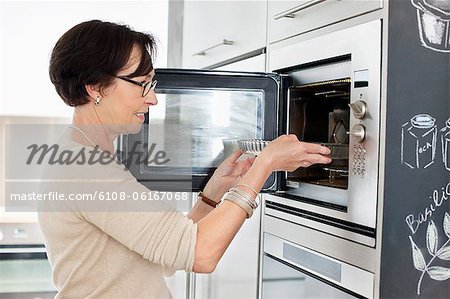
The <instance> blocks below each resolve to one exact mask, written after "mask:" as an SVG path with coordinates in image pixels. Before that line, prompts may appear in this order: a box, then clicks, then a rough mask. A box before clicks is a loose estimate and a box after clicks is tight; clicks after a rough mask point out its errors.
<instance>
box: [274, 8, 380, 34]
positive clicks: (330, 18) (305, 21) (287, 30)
mask: <svg viewBox="0 0 450 299" xmlns="http://www.w3.org/2000/svg"><path fill="white" fill-rule="evenodd" d="M382 5H383V1H382V0H308V1H304V0H303V1H275V0H269V1H268V8H267V10H268V40H269V43H274V42H277V41H280V40H283V39H285V38H289V37H291V36H294V35H297V34H301V33H304V32H307V31H311V30H313V29H316V28H320V27H324V26H326V25H330V24H333V23H336V22H339V21H342V20H345V19H349V18H352V17H355V16H358V15H361V14H363V13H367V12H370V11H373V10H376V9H379V8H382Z"/></svg>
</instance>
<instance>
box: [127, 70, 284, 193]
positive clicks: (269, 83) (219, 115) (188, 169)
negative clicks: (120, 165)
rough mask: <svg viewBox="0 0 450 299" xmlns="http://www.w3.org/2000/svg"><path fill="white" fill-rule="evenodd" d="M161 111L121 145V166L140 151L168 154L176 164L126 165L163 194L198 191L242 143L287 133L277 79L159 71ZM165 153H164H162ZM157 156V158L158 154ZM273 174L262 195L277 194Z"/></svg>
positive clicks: (158, 108)
mask: <svg viewBox="0 0 450 299" xmlns="http://www.w3.org/2000/svg"><path fill="white" fill-rule="evenodd" d="M155 72H156V75H155V79H156V80H158V85H157V87H156V90H155V92H156V96H157V98H158V105H156V106H152V107H150V110H149V113H147V114H146V118H145V125H144V126H143V127H142V129H141V131H140V132H139V133H138V134H135V135H128V136H124V137H122V138H121V139H120V141H121V144H120V147H121V149H122V161H127V162H129V161H130V160H132V159H130V158H131V157H132V156H133V155H134V154H135V153H136V152H137V151H138V152H143V153H149V156H151V155H155V148H161V146H162V145H164V149H163V150H162V152H160V153H159V154H160V155H164V154H167V157H168V159H165V160H164V159H163V162H164V161H167V160H171V162H173V163H172V164H170V163H167V164H164V163H163V164H161V163H160V165H156V164H155V163H154V162H155V161H154V160H155V159H154V158H151V157H150V159H149V160H152V161H150V162H152V163H128V165H127V163H124V164H126V166H127V167H128V168H129V170H130V171H131V172H132V174H133V175H134V176H135V177H136V178H137V179H138V181H140V182H141V183H142V184H144V185H145V186H147V187H148V188H149V189H151V190H159V191H199V190H202V188H203V187H204V186H205V184H206V182H207V181H208V179H209V178H210V176H211V175H212V173H213V172H214V170H215V169H216V168H217V167H218V166H219V164H220V163H221V162H222V161H223V160H224V159H225V158H226V157H227V156H229V155H230V154H231V153H233V152H234V151H235V150H236V149H237V142H236V140H238V139H264V140H273V139H274V138H276V137H277V136H279V135H280V134H283V133H284V132H285V128H284V127H283V126H282V125H279V124H284V123H285V121H280V118H284V117H285V116H284V112H283V111H285V108H284V107H283V103H284V102H285V101H282V100H281V101H280V99H283V97H284V96H283V94H282V93H281V92H280V91H281V90H283V89H284V88H283V85H284V83H283V81H284V80H287V79H285V78H283V77H281V76H280V75H278V74H266V73H237V72H224V71H206V70H180V69H157V70H156V71H155ZM160 151H161V150H160ZM156 154H157V153H156ZM276 176H277V175H276V174H272V175H271V176H270V177H269V179H268V180H267V182H266V183H265V185H264V187H263V190H275V189H276V188H277V177H276Z"/></svg>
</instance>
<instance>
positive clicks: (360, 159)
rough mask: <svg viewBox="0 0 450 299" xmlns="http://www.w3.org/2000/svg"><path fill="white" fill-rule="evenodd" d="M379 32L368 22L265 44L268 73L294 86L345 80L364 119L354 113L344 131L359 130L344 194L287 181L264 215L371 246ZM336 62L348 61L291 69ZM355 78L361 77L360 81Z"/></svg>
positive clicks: (376, 169) (375, 186)
mask: <svg viewBox="0 0 450 299" xmlns="http://www.w3.org/2000/svg"><path fill="white" fill-rule="evenodd" d="M381 32H382V23H381V20H372V21H370V22H367V23H363V24H358V25H355V26H351V27H348V28H344V29H341V30H338V31H335V32H330V33H327V34H323V35H320V36H316V37H313V38H310V39H306V38H305V37H304V36H298V37H294V38H291V39H289V40H286V41H283V42H279V43H276V44H273V45H271V48H270V51H269V58H268V62H269V64H268V65H269V69H270V70H271V71H274V72H279V73H285V74H287V75H288V76H290V77H291V78H292V79H293V81H294V83H293V84H294V85H296V84H297V85H300V84H306V83H311V82H319V81H326V80H333V79H338V78H344V77H350V78H352V87H351V94H350V103H355V102H357V101H359V100H362V101H364V102H365V103H366V108H367V114H366V116H365V117H364V118H362V119H358V118H356V117H355V115H354V114H352V115H351V116H350V128H354V129H356V128H358V126H361V125H362V126H364V128H365V138H364V140H363V141H362V142H360V141H359V139H358V136H356V134H355V133H356V132H355V131H353V132H349V134H350V139H349V181H348V189H347V190H342V189H341V190H340V189H336V188H330V187H325V186H318V185H313V184H308V183H302V182H300V183H298V184H297V185H296V184H295V183H294V184H292V183H290V182H289V181H287V183H286V185H287V186H286V190H285V191H282V192H281V193H278V194H277V193H275V194H272V195H269V196H267V203H268V204H267V207H266V211H265V212H266V214H267V215H272V216H274V217H279V218H285V219H287V218H289V221H292V222H295V223H298V224H302V225H306V226H310V227H314V228H315V229H319V230H323V231H326V232H331V233H332V234H333V235H337V236H340V237H343V238H346V239H349V240H353V241H356V242H359V243H362V244H365V245H368V246H372V247H373V246H375V228H376V217H377V213H376V211H377V197H378V196H377V194H378V178H379V142H380V138H379V137H380V109H381V39H382V36H381ZM338 57H349V58H350V59H349V60H348V59H347V61H345V60H342V63H335V64H329V65H328V66H327V65H326V64H324V65H323V67H320V68H318V69H316V70H315V69H313V68H307V69H305V70H302V69H301V68H300V69H296V68H295V66H302V65H307V64H311V63H313V62H320V61H328V60H333V59H336V58H338ZM361 74H363V77H365V78H363V79H361V78H360V77H361V76H360V75H361ZM358 80H367V82H368V86H367V87H359V88H358V87H355V81H358ZM288 103H289V101H288ZM287 124H289V119H288V120H287ZM288 131H289V128H288ZM357 169H364V173H362V172H359V173H357V172H356V170H357ZM302 198H307V199H308V198H309V199H316V200H318V202H322V201H327V199H335V200H337V202H346V203H347V206H346V207H345V208H344V209H339V208H333V207H330V206H329V205H326V204H325V205H321V204H318V202H317V201H311V202H308V201H307V200H302ZM270 203H276V204H278V205H279V206H280V205H281V206H282V208H281V209H278V208H277V207H275V206H274V205H270ZM290 208H292V210H298V211H300V214H301V212H306V213H307V214H308V216H309V217H307V218H304V217H301V216H298V215H299V213H297V214H296V213H288V211H289V209H290ZM311 217H312V218H314V217H316V218H320V217H323V219H325V221H321V222H316V221H310V220H308V219H311ZM335 220H336V221H335Z"/></svg>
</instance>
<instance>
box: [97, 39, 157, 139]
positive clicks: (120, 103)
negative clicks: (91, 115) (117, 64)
mask: <svg viewBox="0 0 450 299" xmlns="http://www.w3.org/2000/svg"><path fill="white" fill-rule="evenodd" d="M140 59H141V53H140V51H139V49H138V48H137V47H134V48H133V51H132V53H131V56H130V59H129V60H128V62H127V64H126V66H125V67H124V68H123V69H122V70H121V71H120V72H119V73H118V74H117V76H118V77H121V76H126V75H128V74H131V73H133V72H134V71H135V70H136V69H137V67H138V66H139V63H140ZM154 76H155V71H154V70H152V71H151V72H150V73H149V74H147V75H144V76H140V77H134V78H130V79H132V80H134V81H137V82H141V83H145V82H148V81H150V80H153V77H154ZM142 90H143V87H141V86H139V85H136V84H133V83H130V82H127V81H124V80H121V79H119V78H116V79H115V82H114V83H113V84H112V85H111V86H110V87H108V88H107V89H106V90H105V97H104V99H103V100H102V104H103V101H104V102H105V104H104V105H101V106H104V109H105V110H106V111H104V112H105V114H106V115H105V117H106V118H108V121H107V122H106V123H108V124H112V125H113V126H114V130H115V131H118V132H115V133H122V134H123V133H128V134H135V133H137V132H139V130H140V129H141V125H142V123H143V122H144V113H146V112H148V111H149V107H150V106H154V105H156V104H157V103H158V100H157V99H156V95H155V92H154V91H153V90H150V91H149V93H148V94H147V95H146V96H145V97H143V96H142ZM104 123H105V121H104Z"/></svg>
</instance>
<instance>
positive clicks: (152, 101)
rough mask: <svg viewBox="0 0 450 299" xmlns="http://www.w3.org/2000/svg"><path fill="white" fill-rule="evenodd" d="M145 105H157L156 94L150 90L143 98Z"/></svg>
mask: <svg viewBox="0 0 450 299" xmlns="http://www.w3.org/2000/svg"><path fill="white" fill-rule="evenodd" d="M145 104H147V105H150V106H154V105H157V104H158V99H157V98H156V93H155V91H154V90H150V92H149V93H148V94H147V95H146V96H145Z"/></svg>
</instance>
